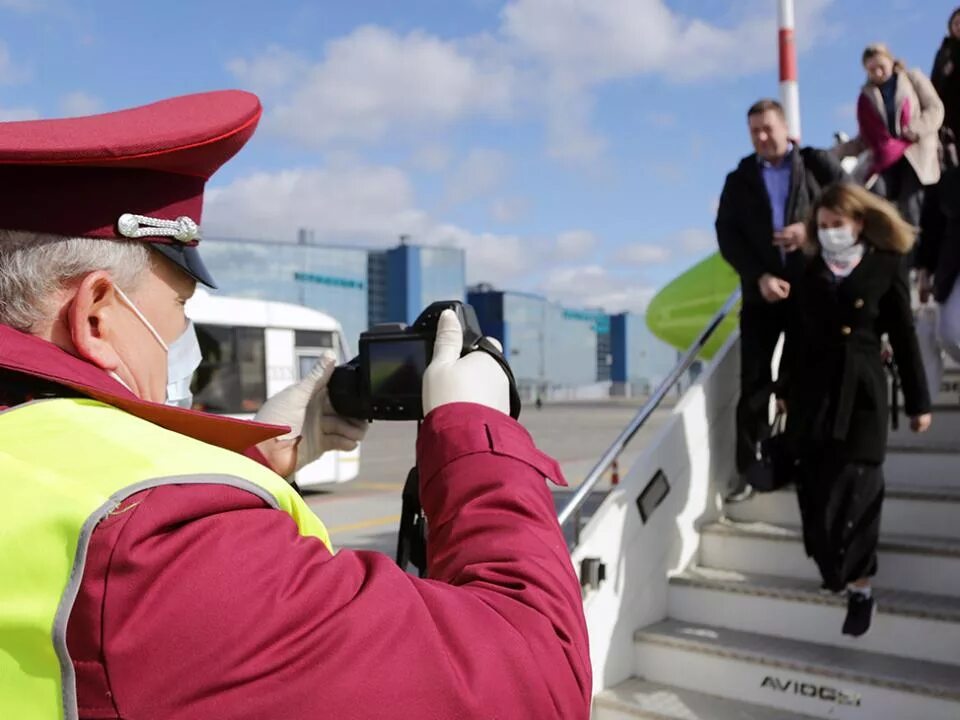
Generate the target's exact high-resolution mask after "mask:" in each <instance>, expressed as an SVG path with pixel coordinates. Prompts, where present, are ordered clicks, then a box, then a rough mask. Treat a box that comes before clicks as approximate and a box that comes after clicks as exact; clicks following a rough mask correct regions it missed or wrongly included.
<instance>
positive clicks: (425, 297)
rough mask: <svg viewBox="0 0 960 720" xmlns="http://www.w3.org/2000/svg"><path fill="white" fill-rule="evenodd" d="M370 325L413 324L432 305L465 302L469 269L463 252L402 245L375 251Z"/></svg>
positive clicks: (371, 282) (448, 248)
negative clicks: (438, 302)
mask: <svg viewBox="0 0 960 720" xmlns="http://www.w3.org/2000/svg"><path fill="white" fill-rule="evenodd" d="M368 267H369V281H370V300H369V323H370V325H375V324H377V323H382V322H404V323H412V322H413V321H414V320H416V319H417V316H418V315H419V314H420V313H421V312H422V311H423V309H424V308H425V307H427V306H428V305H429V304H430V303H432V302H436V301H437V300H461V301H462V300H464V293H465V289H466V285H467V268H466V260H465V257H464V252H463V250H461V249H459V248H453V247H427V246H423V245H406V244H404V245H400V246H398V247H395V248H391V249H390V250H385V251H379V252H378V251H371V252H370V261H369V265H368Z"/></svg>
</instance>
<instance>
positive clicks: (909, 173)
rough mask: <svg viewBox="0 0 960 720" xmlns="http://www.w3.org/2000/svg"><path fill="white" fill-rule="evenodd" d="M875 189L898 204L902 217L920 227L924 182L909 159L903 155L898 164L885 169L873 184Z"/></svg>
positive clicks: (878, 193)
mask: <svg viewBox="0 0 960 720" xmlns="http://www.w3.org/2000/svg"><path fill="white" fill-rule="evenodd" d="M873 191H874V192H875V193H876V194H877V195H879V196H880V197H882V198H885V199H886V200H889V201H890V202H892V203H893V204H894V205H896V206H897V210H899V211H900V217H902V218H903V219H904V220H906V221H907V222H908V223H910V224H911V225H913V226H914V227H920V215H921V210H922V208H923V194H924V193H923V184H922V183H921V182H920V178H918V177H917V173H916V172H915V171H914V169H913V166H912V165H911V164H910V161H909V160H907V159H906V158H905V157H902V158H900V160H898V161H897V163H896V165H893V166H892V167H889V168H887V169H886V170H884V171H883V172H882V173H881V174H880V177H879V178H878V180H877V183H876V184H875V185H874V186H873Z"/></svg>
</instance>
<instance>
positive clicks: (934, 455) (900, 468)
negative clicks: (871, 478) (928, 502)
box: [883, 427, 960, 488]
mask: <svg viewBox="0 0 960 720" xmlns="http://www.w3.org/2000/svg"><path fill="white" fill-rule="evenodd" d="M957 436H958V438H960V427H958V428H957ZM883 474H884V476H885V477H886V478H887V480H888V482H889V483H890V484H893V485H897V486H905V485H913V484H923V485H932V486H938V487H946V488H960V453H953V452H932V451H923V450H922V449H919V450H915V451H913V452H910V451H904V450H900V451H897V450H894V449H891V450H890V452H888V453H887V460H886V462H885V463H884V464H883Z"/></svg>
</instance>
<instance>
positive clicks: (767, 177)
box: [758, 143, 793, 232]
mask: <svg viewBox="0 0 960 720" xmlns="http://www.w3.org/2000/svg"><path fill="white" fill-rule="evenodd" d="M792 156H793V143H790V145H788V146H787V154H786V155H784V156H783V159H782V160H781V161H780V162H779V163H778V164H777V165H774V164H772V163H769V162H767V161H766V160H764V159H763V158H758V159H759V161H760V173H761V174H762V175H763V184H764V185H766V187H767V195H768V196H769V197H770V210H771V212H772V213H773V231H774V232H780V231H781V230H783V228H784V226H785V225H786V216H787V198H789V197H790V175H791V172H792V170H793V158H792Z"/></svg>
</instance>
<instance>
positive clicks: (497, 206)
mask: <svg viewBox="0 0 960 720" xmlns="http://www.w3.org/2000/svg"><path fill="white" fill-rule="evenodd" d="M529 210H530V201H529V200H527V199H526V198H522V197H501V198H496V199H495V200H494V201H493V202H491V203H490V216H491V217H492V218H493V219H494V220H495V221H497V222H498V223H512V222H516V221H517V220H520V219H521V218H522V217H523V216H524V215H526V214H527V212H529Z"/></svg>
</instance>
